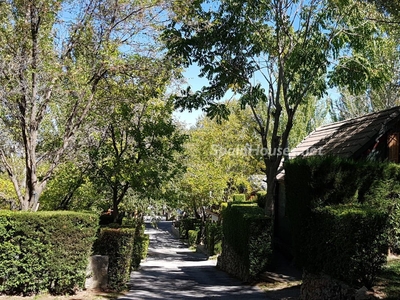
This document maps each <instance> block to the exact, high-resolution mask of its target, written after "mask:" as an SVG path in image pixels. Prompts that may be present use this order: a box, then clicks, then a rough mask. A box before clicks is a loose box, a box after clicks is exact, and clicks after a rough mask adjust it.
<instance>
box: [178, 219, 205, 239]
mask: <svg viewBox="0 0 400 300" xmlns="http://www.w3.org/2000/svg"><path fill="white" fill-rule="evenodd" d="M200 227H201V220H198V219H195V218H187V219H181V220H179V238H180V239H188V238H189V230H195V229H200Z"/></svg>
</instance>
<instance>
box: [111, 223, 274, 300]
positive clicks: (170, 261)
mask: <svg viewBox="0 0 400 300" xmlns="http://www.w3.org/2000/svg"><path fill="white" fill-rule="evenodd" d="M170 228H171V222H159V223H158V229H155V228H152V227H151V226H150V224H147V229H146V234H149V235H150V246H149V252H148V257H147V259H145V260H144V261H142V263H141V267H140V269H139V270H138V271H135V272H132V274H131V280H130V284H129V287H130V290H129V292H128V293H126V295H124V296H122V297H120V298H118V300H132V299H135V300H141V299H143V300H152V299H199V298H202V299H211V298H217V299H221V300H222V299H226V300H228V299H229V300H234V299H238V300H239V299H240V300H242V299H246V300H252V299H267V300H268V299H270V300H271V299H273V298H268V297H267V295H266V294H265V292H263V291H261V289H259V288H257V287H255V286H249V285H244V284H242V282H241V281H239V280H237V279H234V278H232V277H230V276H229V275H228V274H226V273H225V272H223V271H220V270H218V269H217V268H216V267H215V265H216V260H208V259H207V257H206V256H205V255H204V254H202V253H196V252H193V251H192V250H190V249H188V248H187V247H186V246H185V245H184V244H183V243H182V242H181V241H179V239H177V238H175V237H174V236H172V234H171V233H170V232H169V230H170ZM275 299H276V298H275Z"/></svg>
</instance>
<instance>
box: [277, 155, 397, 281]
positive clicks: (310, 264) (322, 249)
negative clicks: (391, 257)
mask: <svg viewBox="0 0 400 300" xmlns="http://www.w3.org/2000/svg"><path fill="white" fill-rule="evenodd" d="M285 173H286V174H285V183H286V200H287V203H286V208H287V214H288V216H289V219H290V224H291V228H292V229H291V232H292V237H293V250H294V256H295V260H296V262H297V263H298V264H299V265H300V266H302V267H304V268H305V269H306V270H310V271H314V272H324V273H326V274H328V275H331V276H333V277H335V278H336V279H341V280H343V281H345V282H347V283H350V284H358V285H362V284H364V285H368V286H371V284H372V281H373V279H374V278H375V276H376V272H377V271H378V270H379V269H380V268H381V266H382V264H383V263H384V260H383V259H382V257H384V256H385V254H386V253H387V249H388V247H389V246H390V247H392V248H393V247H396V245H398V231H397V230H396V229H397V228H399V225H400V212H399V195H400V185H399V184H398V182H399V179H400V167H399V166H397V165H393V164H386V163H372V162H355V161H351V160H344V159H340V158H337V157H312V158H307V159H294V160H291V161H288V162H287V163H286V164H285Z"/></svg>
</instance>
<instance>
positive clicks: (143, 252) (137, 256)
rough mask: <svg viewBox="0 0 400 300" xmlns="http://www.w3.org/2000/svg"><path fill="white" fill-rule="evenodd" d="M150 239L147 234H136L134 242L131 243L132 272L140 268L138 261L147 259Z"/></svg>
mask: <svg viewBox="0 0 400 300" xmlns="http://www.w3.org/2000/svg"><path fill="white" fill-rule="evenodd" d="M149 243H150V237H149V235H148V234H143V233H141V232H136V235H135V240H134V242H133V252H132V265H131V269H132V270H137V269H138V268H139V266H140V261H141V260H142V259H145V258H146V257H147V250H148V248H149Z"/></svg>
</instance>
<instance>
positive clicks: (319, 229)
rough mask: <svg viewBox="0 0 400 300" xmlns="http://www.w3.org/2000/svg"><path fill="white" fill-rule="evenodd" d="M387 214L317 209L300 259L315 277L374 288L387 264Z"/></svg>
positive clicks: (351, 208)
mask: <svg viewBox="0 0 400 300" xmlns="http://www.w3.org/2000/svg"><path fill="white" fill-rule="evenodd" d="M386 230H387V213H385V212H382V211H380V210H377V209H372V208H368V207H357V206H342V205H341V206H334V207H324V208H319V209H316V210H314V211H313V212H312V218H311V221H310V224H309V227H308V230H306V231H300V233H301V236H300V237H299V238H300V239H301V240H302V242H301V243H299V244H298V245H297V247H296V251H297V254H298V255H297V259H299V260H300V261H301V262H302V264H303V265H304V266H306V269H307V270H308V271H310V272H313V273H317V274H318V273H320V272H322V273H324V274H327V275H330V276H332V277H333V278H336V279H339V280H342V281H345V282H347V283H349V284H352V285H356V286H363V285H364V286H366V287H368V288H370V287H372V284H373V281H374V280H375V277H376V276H377V274H378V272H379V271H380V269H381V268H382V267H383V265H384V263H385V262H386V254H387V240H386V235H385V232H386Z"/></svg>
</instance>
